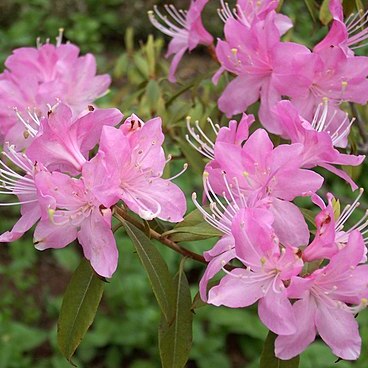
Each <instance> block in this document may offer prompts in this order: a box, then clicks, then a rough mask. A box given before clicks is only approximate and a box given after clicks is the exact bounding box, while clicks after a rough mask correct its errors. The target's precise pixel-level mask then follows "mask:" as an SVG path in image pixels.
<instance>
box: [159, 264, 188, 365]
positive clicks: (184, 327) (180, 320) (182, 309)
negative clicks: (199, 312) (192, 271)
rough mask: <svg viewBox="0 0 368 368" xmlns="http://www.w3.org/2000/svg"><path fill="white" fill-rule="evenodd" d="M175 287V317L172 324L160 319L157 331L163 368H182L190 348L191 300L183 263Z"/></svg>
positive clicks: (175, 280)
mask: <svg viewBox="0 0 368 368" xmlns="http://www.w3.org/2000/svg"><path fill="white" fill-rule="evenodd" d="M174 283H175V287H176V293H175V294H176V295H175V317H174V320H173V321H172V322H167V321H166V320H165V319H164V318H161V323H160V329H159V346H160V356H161V363H162V367H163V368H183V367H184V366H185V364H186V362H187V361H188V357H189V352H190V348H191V346H192V322H193V313H192V311H191V306H192V298H191V294H190V288H189V283H188V280H187V278H186V276H185V273H184V271H183V262H182V263H181V266H180V270H179V272H178V274H177V275H176V277H175V279H174Z"/></svg>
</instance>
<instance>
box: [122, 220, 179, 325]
mask: <svg viewBox="0 0 368 368" xmlns="http://www.w3.org/2000/svg"><path fill="white" fill-rule="evenodd" d="M124 227H125V229H126V231H127V234H128V236H129V237H130V239H131V240H132V242H133V245H134V247H135V249H136V251H137V254H138V256H139V259H140V261H141V262H142V265H143V267H144V269H145V270H146V272H147V276H148V279H149V281H150V283H151V286H152V290H153V293H154V294H155V297H156V299H157V302H158V304H159V306H160V308H161V311H162V314H163V315H164V317H165V319H166V321H172V319H173V315H174V301H175V290H174V284H173V281H172V278H171V275H170V273H169V270H168V268H167V265H166V263H165V261H164V259H163V258H162V256H161V254H160V252H159V251H158V250H157V249H156V248H155V247H154V246H153V245H152V243H151V241H150V239H148V237H147V236H146V235H145V234H144V233H143V232H142V231H141V230H139V229H137V228H136V227H135V226H134V225H132V224H131V223H129V222H127V221H125V222H124Z"/></svg>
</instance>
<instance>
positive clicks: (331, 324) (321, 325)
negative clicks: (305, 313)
mask: <svg viewBox="0 0 368 368" xmlns="http://www.w3.org/2000/svg"><path fill="white" fill-rule="evenodd" d="M316 327H317V330H318V333H319V335H320V336H321V337H322V339H323V341H324V342H325V343H326V344H327V345H328V346H329V347H330V348H331V349H332V352H333V353H334V354H335V355H336V356H338V357H340V358H342V359H345V360H355V359H358V357H359V355H360V349H361V344H362V341H361V338H360V335H359V330H358V322H357V321H356V320H355V318H354V315H353V314H352V313H351V312H347V311H344V310H343V309H340V308H338V307H336V308H328V307H327V306H326V305H324V304H323V303H319V305H318V308H317V310H316Z"/></svg>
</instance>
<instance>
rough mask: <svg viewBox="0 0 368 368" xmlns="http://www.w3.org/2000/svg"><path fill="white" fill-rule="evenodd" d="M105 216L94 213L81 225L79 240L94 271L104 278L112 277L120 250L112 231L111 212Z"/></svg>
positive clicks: (107, 212) (108, 211) (105, 211)
mask: <svg viewBox="0 0 368 368" xmlns="http://www.w3.org/2000/svg"><path fill="white" fill-rule="evenodd" d="M103 211H104V214H103V215H101V213H99V212H97V211H96V210H95V211H93V213H92V214H91V216H89V217H88V218H86V219H85V220H84V222H83V223H82V224H81V229H80V230H79V232H78V240H79V242H80V243H81V245H82V247H83V252H84V256H85V257H86V258H87V259H88V260H89V261H90V262H91V266H92V267H93V269H94V270H95V271H96V272H97V273H98V274H99V275H101V276H103V277H109V278H110V277H111V276H112V275H113V273H114V272H115V270H116V267H117V265H118V250H117V247H116V243H115V238H114V235H113V233H112V230H111V211H110V210H103Z"/></svg>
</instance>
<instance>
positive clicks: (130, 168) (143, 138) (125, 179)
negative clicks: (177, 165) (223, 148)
mask: <svg viewBox="0 0 368 368" xmlns="http://www.w3.org/2000/svg"><path fill="white" fill-rule="evenodd" d="M133 120H134V119H133ZM129 130H132V133H131V134H129ZM163 140H164V135H163V133H162V128H161V119H160V118H154V119H151V120H149V121H147V122H146V123H144V124H142V123H141V126H139V125H138V127H137V128H136V126H135V125H134V124H132V118H129V119H127V120H126V121H125V122H124V124H123V125H122V126H121V127H120V129H116V128H113V127H108V126H104V127H103V129H102V135H101V140H100V148H99V152H98V154H97V156H96V157H95V158H94V159H93V160H92V162H91V165H92V164H93V165H95V169H94V170H96V171H99V172H103V173H104V175H102V174H101V176H100V177H101V181H100V183H99V185H98V186H97V187H96V188H95V194H96V196H97V197H98V198H100V200H101V203H103V204H104V205H105V206H106V207H110V206H111V205H112V204H114V203H116V202H117V201H118V200H119V199H121V200H123V201H124V203H125V204H126V205H127V206H128V207H129V208H130V209H131V210H132V211H134V212H136V213H137V214H139V216H141V217H142V218H144V219H146V220H152V219H153V218H155V217H158V218H160V219H163V220H167V221H171V222H179V221H181V220H182V218H183V215H184V213H185V210H186V203H185V197H184V194H183V192H182V191H181V190H180V189H179V188H178V187H177V186H176V185H175V184H173V183H172V182H171V179H163V178H161V176H162V174H163V170H164V167H165V164H166V158H165V155H164V151H163V149H162V143H163ZM175 177H176V176H175Z"/></svg>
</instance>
